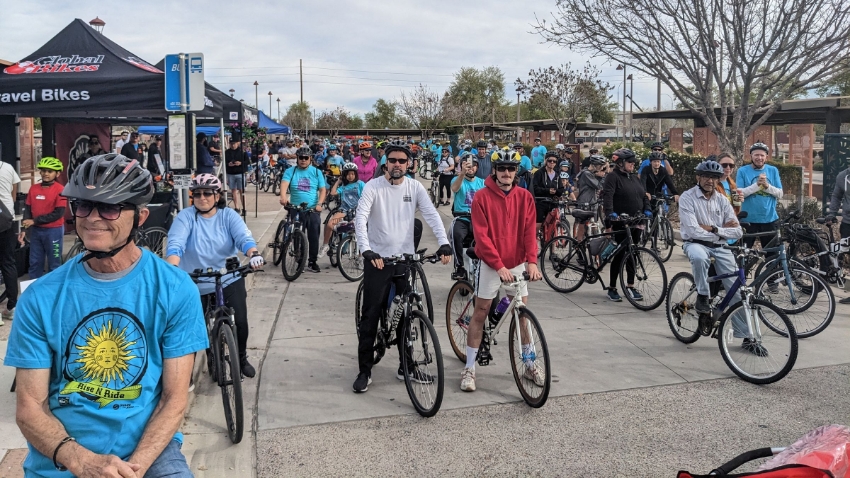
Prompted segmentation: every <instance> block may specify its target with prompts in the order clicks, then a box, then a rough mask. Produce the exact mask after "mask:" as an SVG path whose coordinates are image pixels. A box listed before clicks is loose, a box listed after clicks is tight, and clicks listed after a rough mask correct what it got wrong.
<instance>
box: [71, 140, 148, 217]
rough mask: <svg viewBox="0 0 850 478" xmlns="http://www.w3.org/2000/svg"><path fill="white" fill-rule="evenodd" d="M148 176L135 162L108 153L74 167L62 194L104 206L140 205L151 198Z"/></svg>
mask: <svg viewBox="0 0 850 478" xmlns="http://www.w3.org/2000/svg"><path fill="white" fill-rule="evenodd" d="M153 191H154V187H153V182H152V181H151V173H150V172H149V171H148V170H147V169H145V168H143V167H142V165H141V164H140V163H139V161H138V160H135V159H130V158H128V157H126V156H122V155H120V154H115V153H109V154H101V155H99V156H92V157H91V158H88V159H86V160H85V161H83V164H81V165H79V166H77V168H76V169H75V170H74V172H73V173H72V174H71V177H70V178H69V179H68V184H66V185H65V189H63V190H62V195H63V196H65V197H67V198H71V199H81V200H85V201H93V202H102V203H106V204H131V205H133V206H142V205H145V204H147V203H149V202H150V200H151V198H152V197H153Z"/></svg>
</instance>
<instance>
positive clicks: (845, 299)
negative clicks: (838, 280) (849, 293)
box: [838, 297, 850, 304]
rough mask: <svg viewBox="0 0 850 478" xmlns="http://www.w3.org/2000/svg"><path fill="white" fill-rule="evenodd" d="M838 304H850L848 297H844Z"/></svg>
mask: <svg viewBox="0 0 850 478" xmlns="http://www.w3.org/2000/svg"><path fill="white" fill-rule="evenodd" d="M838 303H839V304H850V297H845V298H843V299H841V300H839V301H838Z"/></svg>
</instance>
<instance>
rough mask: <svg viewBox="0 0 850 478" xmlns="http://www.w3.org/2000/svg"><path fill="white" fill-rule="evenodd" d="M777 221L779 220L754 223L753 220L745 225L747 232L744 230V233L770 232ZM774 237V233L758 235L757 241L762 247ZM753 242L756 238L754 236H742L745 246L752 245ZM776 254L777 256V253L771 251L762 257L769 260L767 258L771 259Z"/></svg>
mask: <svg viewBox="0 0 850 478" xmlns="http://www.w3.org/2000/svg"><path fill="white" fill-rule="evenodd" d="M778 222H779V221H773V222H765V223H755V222H752V223H750V225H749V226H747V232H746V233H747V234H752V233H756V232H772V231H776V226H777V223H778ZM775 237H776V234H771V235H765V236H761V237H759V241H760V242H761V247H762V248H764V247H766V246H767V244H768V243H769V242H770V241H772V240H773V239H774V238H775ZM755 242H756V238H755V237H744V244H746V245H747V247H753V244H754V243H755ZM776 245H779V244H776ZM776 256H777V254H776V253H775V252H774V253H772V254H767V255H765V258H764V259H765V260H766V261H769V260H771V259H773V258H774V257H776Z"/></svg>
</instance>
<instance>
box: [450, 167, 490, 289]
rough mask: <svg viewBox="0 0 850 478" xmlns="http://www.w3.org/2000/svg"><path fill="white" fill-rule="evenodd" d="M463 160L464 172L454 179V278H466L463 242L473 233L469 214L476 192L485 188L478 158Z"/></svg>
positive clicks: (452, 233) (452, 229)
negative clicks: (480, 176) (478, 174)
mask: <svg viewBox="0 0 850 478" xmlns="http://www.w3.org/2000/svg"><path fill="white" fill-rule="evenodd" d="M466 158H467V159H466V161H464V162H463V164H462V166H461V167H462V168H463V174H462V175H461V176H457V177H456V178H454V179H453V180H452V186H451V189H452V192H453V193H454V195H455V200H454V205H453V206H452V215H454V216H455V219H454V220H453V221H452V227H451V235H452V247H453V248H454V257H455V271H454V272H453V273H452V279H453V280H460V279H464V280H466V277H467V274H466V268H465V267H463V242H464V241H465V240H466V238H467V236H469V235H470V234H472V221H471V220H470V218H469V216H468V214H469V213H470V211H471V210H472V199H473V198H474V197H475V192H476V191H478V190H480V189H483V188H484V180H483V179H481V178H479V177H476V175H475V173H477V172H478V158H477V157H475V156H467V157H466Z"/></svg>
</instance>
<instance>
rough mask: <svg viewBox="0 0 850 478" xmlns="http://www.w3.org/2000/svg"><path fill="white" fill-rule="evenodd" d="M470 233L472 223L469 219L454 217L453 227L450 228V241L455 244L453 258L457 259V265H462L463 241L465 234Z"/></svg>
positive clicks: (468, 234)
mask: <svg viewBox="0 0 850 478" xmlns="http://www.w3.org/2000/svg"><path fill="white" fill-rule="evenodd" d="M471 234H472V224H470V223H469V221H465V220H463V219H456V220H455V221H454V228H453V229H452V241H453V242H452V243H453V244H454V246H455V260H456V261H457V266H458V267H463V252H464V249H463V242H464V241H465V240H466V237H467V236H470V235H471Z"/></svg>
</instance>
